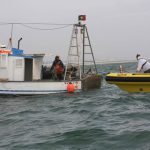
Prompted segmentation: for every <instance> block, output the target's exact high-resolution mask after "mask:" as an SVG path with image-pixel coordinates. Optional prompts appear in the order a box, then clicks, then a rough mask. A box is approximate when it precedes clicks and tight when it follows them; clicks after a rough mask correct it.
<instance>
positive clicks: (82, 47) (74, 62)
mask: <svg viewBox="0 0 150 150" xmlns="http://www.w3.org/2000/svg"><path fill="white" fill-rule="evenodd" d="M80 56H82V61H81V57H80ZM89 56H91V58H90V57H89ZM89 63H90V64H89ZM91 63H92V64H91ZM70 67H75V68H76V73H77V74H78V76H76V79H82V75H84V74H86V73H88V72H89V71H94V73H97V68H96V63H95V59H94V55H93V50H92V46H91V42H90V38H89V34H88V30H87V27H86V25H82V24H81V23H80V22H79V23H78V24H74V25H73V30H72V35H71V40H70V46H69V51H68V62H67V65H66V70H65V75H64V80H68V74H69V69H70ZM93 68H94V69H93ZM81 70H82V71H81ZM70 76H71V74H70ZM72 79H73V78H72ZM72 79H71V77H69V80H72Z"/></svg>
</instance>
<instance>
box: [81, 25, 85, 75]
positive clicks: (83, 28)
mask: <svg viewBox="0 0 150 150" xmlns="http://www.w3.org/2000/svg"><path fill="white" fill-rule="evenodd" d="M82 30H83V66H82V67H83V68H82V72H83V74H84V59H85V58H84V51H85V49H84V45H85V25H83V26H82Z"/></svg>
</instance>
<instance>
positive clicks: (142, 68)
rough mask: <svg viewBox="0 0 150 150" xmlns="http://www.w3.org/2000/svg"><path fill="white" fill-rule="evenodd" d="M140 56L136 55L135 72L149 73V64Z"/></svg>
mask: <svg viewBox="0 0 150 150" xmlns="http://www.w3.org/2000/svg"><path fill="white" fill-rule="evenodd" d="M140 56H141V55H140V54H137V55H136V59H137V61H138V65H137V72H143V73H150V62H148V61H147V60H146V59H144V58H142V57H140Z"/></svg>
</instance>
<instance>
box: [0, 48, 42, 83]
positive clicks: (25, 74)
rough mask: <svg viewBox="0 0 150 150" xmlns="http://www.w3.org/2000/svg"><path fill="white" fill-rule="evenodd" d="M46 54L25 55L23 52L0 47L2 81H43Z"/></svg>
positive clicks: (0, 75)
mask: <svg viewBox="0 0 150 150" xmlns="http://www.w3.org/2000/svg"><path fill="white" fill-rule="evenodd" d="M43 57H44V54H28V55H27V54H24V53H23V50H20V49H16V48H12V50H7V49H6V48H5V47H0V81H34V80H41V79H42V74H41V72H42V65H43Z"/></svg>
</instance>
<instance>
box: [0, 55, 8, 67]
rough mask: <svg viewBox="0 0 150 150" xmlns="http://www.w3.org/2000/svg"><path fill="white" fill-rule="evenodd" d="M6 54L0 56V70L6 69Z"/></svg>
mask: <svg viewBox="0 0 150 150" xmlns="http://www.w3.org/2000/svg"><path fill="white" fill-rule="evenodd" d="M7 57H8V55H7V54H0V68H6V67H7Z"/></svg>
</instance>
